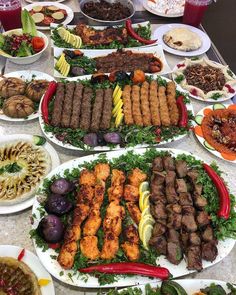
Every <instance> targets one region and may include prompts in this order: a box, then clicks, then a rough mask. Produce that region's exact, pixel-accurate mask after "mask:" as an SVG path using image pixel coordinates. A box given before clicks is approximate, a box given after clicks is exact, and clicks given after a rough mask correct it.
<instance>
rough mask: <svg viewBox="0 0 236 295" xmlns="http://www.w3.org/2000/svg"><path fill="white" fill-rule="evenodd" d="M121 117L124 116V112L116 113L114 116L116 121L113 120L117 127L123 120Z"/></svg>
mask: <svg viewBox="0 0 236 295" xmlns="http://www.w3.org/2000/svg"><path fill="white" fill-rule="evenodd" d="M123 118H124V114H122V113H121V114H118V115H117V117H116V121H115V125H116V127H119V126H120V124H121V123H122V121H123Z"/></svg>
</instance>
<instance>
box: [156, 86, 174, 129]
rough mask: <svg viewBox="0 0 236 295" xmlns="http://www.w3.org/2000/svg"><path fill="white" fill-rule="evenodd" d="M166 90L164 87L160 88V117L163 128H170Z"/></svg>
mask: <svg viewBox="0 0 236 295" xmlns="http://www.w3.org/2000/svg"><path fill="white" fill-rule="evenodd" d="M165 91H166V88H165V87H164V86H160V87H159V88H158V97H159V102H160V117H161V125H163V126H167V127H168V126H170V124H171V122H170V116H169V110H168V105H167V99H166V93H165Z"/></svg>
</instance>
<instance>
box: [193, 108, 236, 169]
mask: <svg viewBox="0 0 236 295" xmlns="http://www.w3.org/2000/svg"><path fill="white" fill-rule="evenodd" d="M220 105H221V106H222V108H226V109H234V110H236V105H235V104H215V105H210V106H207V107H205V108H203V109H201V110H200V111H199V112H198V113H197V114H196V116H195V118H196V117H200V116H202V118H204V116H205V115H206V114H208V113H209V112H211V111H213V110H214V109H215V106H220ZM196 121H197V120H196ZM194 134H195V136H196V138H197V139H198V141H199V142H200V144H201V145H202V146H203V147H204V149H205V150H207V151H208V152H209V153H211V154H212V155H214V156H216V157H218V158H220V159H222V160H224V161H228V162H230V163H234V164H235V163H236V156H233V155H232V156H231V155H229V154H226V153H220V152H219V151H217V150H216V149H215V148H214V147H212V146H211V145H210V144H209V143H208V142H207V141H206V140H205V138H204V137H203V133H202V128H201V124H198V123H196V122H195V123H194Z"/></svg>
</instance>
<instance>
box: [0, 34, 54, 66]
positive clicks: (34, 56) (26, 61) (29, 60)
mask: <svg viewBox="0 0 236 295" xmlns="http://www.w3.org/2000/svg"><path fill="white" fill-rule="evenodd" d="M14 34H15V35H18V36H21V35H23V30H22V29H14V30H10V31H7V32H4V33H3V36H12V35H14ZM37 37H40V38H43V40H44V47H43V49H42V50H40V51H39V52H36V53H35V54H32V55H29V56H25V57H21V56H11V55H9V54H6V53H5V52H3V51H2V52H1V55H2V56H5V57H7V58H8V59H9V60H10V61H12V62H13V63H15V64H20V65H21V64H25V65H26V64H31V63H33V62H35V61H37V60H38V59H39V58H40V57H41V55H42V54H43V52H44V51H45V50H46V49H47V47H48V37H47V36H46V35H45V34H43V33H41V32H39V31H37Z"/></svg>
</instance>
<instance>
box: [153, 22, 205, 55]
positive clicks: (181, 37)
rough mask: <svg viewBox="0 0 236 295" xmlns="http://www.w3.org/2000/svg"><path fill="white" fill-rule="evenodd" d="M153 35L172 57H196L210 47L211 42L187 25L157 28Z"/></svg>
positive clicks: (199, 31)
mask: <svg viewBox="0 0 236 295" xmlns="http://www.w3.org/2000/svg"><path fill="white" fill-rule="evenodd" d="M153 35H154V39H158V42H159V44H160V45H162V46H163V49H164V50H165V51H167V52H169V53H172V54H174V55H179V56H198V55H201V54H203V53H205V52H207V51H208V50H209V48H210V47H211V40H210V38H209V37H208V36H207V34H206V33H204V32H203V31H202V30H200V29H198V28H195V27H192V26H189V25H184V24H167V25H163V26H161V27H159V28H157V29H156V30H155V31H154V33H153Z"/></svg>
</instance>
